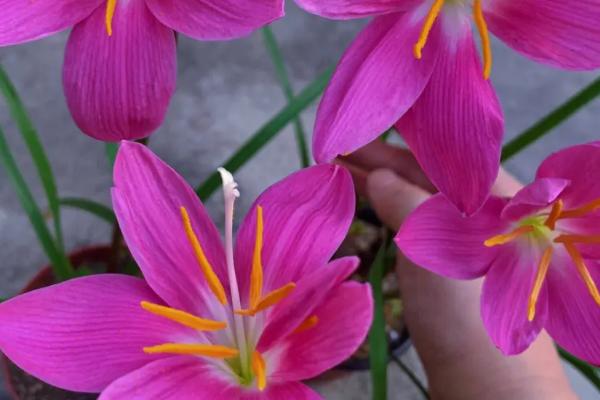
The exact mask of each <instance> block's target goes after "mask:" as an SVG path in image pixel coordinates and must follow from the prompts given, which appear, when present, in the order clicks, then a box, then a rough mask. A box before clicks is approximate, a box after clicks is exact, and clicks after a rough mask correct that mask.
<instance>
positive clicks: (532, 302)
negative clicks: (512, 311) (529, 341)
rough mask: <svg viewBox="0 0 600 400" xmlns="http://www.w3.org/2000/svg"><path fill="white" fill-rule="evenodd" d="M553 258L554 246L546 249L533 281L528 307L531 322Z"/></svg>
mask: <svg viewBox="0 0 600 400" xmlns="http://www.w3.org/2000/svg"><path fill="white" fill-rule="evenodd" d="M551 260H552V246H550V247H548V248H547V249H546V250H544V254H543V255H542V259H541V261H540V265H539V267H538V270H537V273H536V275H535V280H534V282H533V288H532V289H531V295H530V296H529V304H528V307H527V319H528V320H529V321H530V322H531V321H533V319H534V318H535V306H536V304H537V301H538V298H539V297H540V291H541V290H542V284H543V283H544V279H545V278H546V274H547V273H548V268H549V267H550V261H551Z"/></svg>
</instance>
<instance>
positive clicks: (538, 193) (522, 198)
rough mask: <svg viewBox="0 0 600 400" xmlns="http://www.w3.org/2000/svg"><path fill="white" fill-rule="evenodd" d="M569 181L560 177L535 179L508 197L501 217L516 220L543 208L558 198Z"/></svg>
mask: <svg viewBox="0 0 600 400" xmlns="http://www.w3.org/2000/svg"><path fill="white" fill-rule="evenodd" d="M569 183H570V181H569V180H568V179H560V178H539V179H536V180H535V181H533V182H532V183H531V184H529V185H527V186H525V187H524V188H523V189H521V190H519V192H517V194H515V196H514V197H513V198H512V199H510V201H509V202H508V204H507V205H506V207H504V210H502V218H507V219H512V220H517V219H519V218H523V217H525V216H527V215H530V214H534V213H536V212H537V211H540V210H543V209H544V208H546V207H548V206H549V205H551V204H552V203H553V202H554V201H556V199H558V196H560V195H561V193H562V192H563V191H564V190H565V188H566V187H567V186H569Z"/></svg>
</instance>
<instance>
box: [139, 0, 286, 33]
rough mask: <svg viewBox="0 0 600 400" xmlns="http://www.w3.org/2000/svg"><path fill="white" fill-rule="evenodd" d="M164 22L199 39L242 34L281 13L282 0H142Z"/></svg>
mask: <svg viewBox="0 0 600 400" xmlns="http://www.w3.org/2000/svg"><path fill="white" fill-rule="evenodd" d="M146 3H147V4H148V7H150V10H151V11H152V13H153V14H154V15H155V16H156V18H158V19H159V20H160V22H162V23H163V24H165V25H166V26H168V27H170V28H171V29H173V30H175V31H177V32H181V33H183V34H184V35H187V36H190V37H193V38H195V39H200V40H224V39H234V38H238V37H241V36H246V35H248V34H250V33H252V32H253V31H255V30H256V29H258V28H260V27H262V26H264V25H266V24H268V23H269V22H272V21H274V20H276V19H278V18H280V17H282V16H283V14H284V10H283V0H244V1H236V0H169V1H164V0H146Z"/></svg>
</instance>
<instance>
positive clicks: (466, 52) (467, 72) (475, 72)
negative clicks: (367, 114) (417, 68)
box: [396, 21, 504, 214]
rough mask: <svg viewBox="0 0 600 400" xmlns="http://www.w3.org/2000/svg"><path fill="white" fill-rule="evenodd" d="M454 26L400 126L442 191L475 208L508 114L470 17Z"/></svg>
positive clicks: (494, 165) (464, 207)
mask: <svg viewBox="0 0 600 400" xmlns="http://www.w3.org/2000/svg"><path fill="white" fill-rule="evenodd" d="M453 22H456V21H453ZM454 29H455V30H456V32H454V33H453V35H449V34H447V35H446V41H445V43H444V45H443V46H439V48H438V49H437V52H438V53H440V54H439V58H438V64H437V65H436V67H435V70H434V71H433V74H432V75H431V79H430V81H429V84H428V85H427V87H426V88H425V90H424V91H423V94H422V95H421V97H419V99H418V100H417V102H416V103H415V105H414V106H413V108H412V109H411V110H410V111H409V112H407V113H406V115H405V116H404V117H402V119H400V121H399V122H398V124H397V125H396V128H397V129H398V131H399V132H400V134H401V135H402V137H404V139H405V140H406V142H407V144H408V146H409V147H410V149H411V150H412V151H413V153H414V154H415V157H416V158H417V160H418V162H419V164H421V167H422V168H423V170H424V171H425V173H426V174H427V176H428V177H429V179H430V180H431V181H432V183H433V184H434V185H436V186H437V188H438V189H439V190H440V192H442V193H444V194H445V195H446V196H448V198H449V199H450V200H451V201H452V202H453V203H454V204H455V205H456V206H457V207H458V208H459V209H460V210H461V211H463V212H464V213H466V214H473V213H474V212H475V211H477V209H478V208H479V207H481V205H482V204H483V202H484V201H485V199H486V198H487V196H488V195H489V193H490V189H491V187H492V184H493V183H494V181H495V179H496V176H497V174H498V165H499V161H500V146H501V144H502V135H503V131H504V120H503V117H502V109H501V107H500V104H499V103H498V99H497V98H496V94H495V93H494V89H493V88H492V85H491V84H490V83H489V82H488V81H486V80H484V78H483V72H482V67H481V64H480V62H479V58H478V54H477V49H476V48H475V43H474V42H473V38H472V35H471V28H470V26H469V24H468V22H465V23H463V25H462V28H461V29H457V28H456V27H455V28H454ZM454 36H456V37H454Z"/></svg>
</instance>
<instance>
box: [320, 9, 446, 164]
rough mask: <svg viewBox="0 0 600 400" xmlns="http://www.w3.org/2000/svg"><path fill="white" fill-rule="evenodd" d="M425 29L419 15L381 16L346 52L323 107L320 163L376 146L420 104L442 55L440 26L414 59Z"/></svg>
mask: <svg viewBox="0 0 600 400" xmlns="http://www.w3.org/2000/svg"><path fill="white" fill-rule="evenodd" d="M421 25H422V19H421V18H416V17H415V16H414V13H406V14H401V13H394V14H389V15H384V16H381V17H377V18H375V19H374V20H373V21H372V22H371V23H370V24H369V25H368V26H367V27H366V28H365V30H363V31H362V32H361V33H360V35H359V36H358V37H357V38H356V40H355V41H354V42H353V43H352V45H351V46H350V47H349V48H348V50H346V53H345V54H344V56H343V57H342V59H341V61H340V63H339V64H338V66H337V69H336V71H335V74H334V75H333V78H332V79H331V82H330V83H329V86H328V88H327V90H326V91H325V94H324V95H323V99H322V100H321V103H320V105H319V110H318V113H317V120H316V123H315V134H314V137H313V153H314V155H315V159H316V160H317V162H319V163H325V162H329V161H331V160H332V159H334V158H335V157H336V156H338V155H340V154H346V153H350V152H353V151H354V150H356V149H358V148H360V147H362V146H364V145H365V144H367V143H369V142H371V141H372V140H373V139H375V138H376V137H378V136H379V135H380V134H382V133H383V132H384V131H385V130H386V129H388V128H390V127H391V126H392V125H393V124H394V123H395V122H396V121H397V120H398V118H400V117H401V116H402V115H403V114H404V113H405V112H406V111H407V110H408V109H409V108H410V107H411V106H412V105H413V104H414V103H415V101H416V99H417V98H418V97H419V95H420V94H421V92H422V91H423V89H424V88H425V86H426V85H427V82H428V81H429V77H430V76H431V73H432V71H433V68H434V65H435V64H436V61H437V58H438V53H439V51H438V47H439V39H440V32H439V29H438V24H436V25H434V27H433V30H432V31H431V33H430V35H429V40H428V42H427V46H426V47H425V49H424V52H423V57H422V58H421V59H420V60H417V59H416V58H415V56H414V55H413V47H414V44H415V43H416V42H417V38H418V37H419V34H420V31H421Z"/></svg>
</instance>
